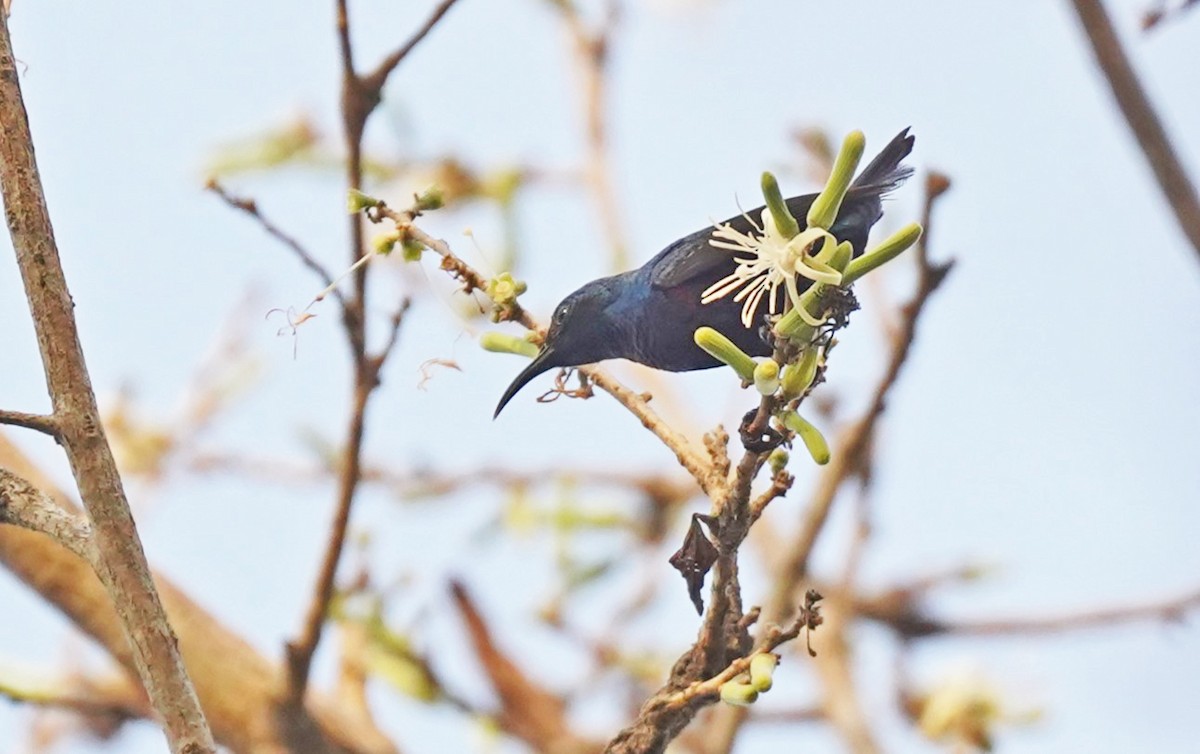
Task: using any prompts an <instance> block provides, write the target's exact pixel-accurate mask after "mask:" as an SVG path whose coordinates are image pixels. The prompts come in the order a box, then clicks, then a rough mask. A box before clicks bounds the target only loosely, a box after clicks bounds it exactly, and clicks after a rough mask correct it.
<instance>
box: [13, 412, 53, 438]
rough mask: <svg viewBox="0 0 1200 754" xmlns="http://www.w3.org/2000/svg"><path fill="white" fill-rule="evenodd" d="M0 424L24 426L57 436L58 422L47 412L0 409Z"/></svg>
mask: <svg viewBox="0 0 1200 754" xmlns="http://www.w3.org/2000/svg"><path fill="white" fill-rule="evenodd" d="M0 424H10V425H12V426H14V427H24V428H25V429H32V430H34V431H35V432H41V433H42V434H44V435H50V436H51V437H58V422H57V421H55V419H54V417H53V416H50V415H48V414H27V413H25V412H24V411H5V410H4V409H0Z"/></svg>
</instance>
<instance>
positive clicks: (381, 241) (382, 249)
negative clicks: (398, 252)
mask: <svg viewBox="0 0 1200 754" xmlns="http://www.w3.org/2000/svg"><path fill="white" fill-rule="evenodd" d="M399 240H400V234H399V233H397V232H396V231H394V230H393V231H391V232H390V233H380V234H379V235H377V236H375V237H374V238H372V239H371V248H372V249H374V250H375V253H376V254H382V255H384V256H386V255H388V254H391V253H392V249H393V248H394V247H395V246H396V242H397V241H399Z"/></svg>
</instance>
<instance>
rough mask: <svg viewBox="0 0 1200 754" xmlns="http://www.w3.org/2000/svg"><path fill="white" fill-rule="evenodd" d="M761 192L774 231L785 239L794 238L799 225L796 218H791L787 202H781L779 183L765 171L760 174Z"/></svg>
mask: <svg viewBox="0 0 1200 754" xmlns="http://www.w3.org/2000/svg"><path fill="white" fill-rule="evenodd" d="M762 192H763V198H764V199H766V200H767V209H769V210H770V211H771V220H772V221H774V223H775V230H777V231H779V235H781V236H783V237H784V238H785V239H792V238H795V237H796V235H797V234H799V233H800V223H798V222H796V218H794V217H792V213H791V211H790V210H788V207H787V202H785V201H784V200H783V194H782V193H780V191H779V182H778V181H776V180H775V176H773V175H771V173H769V172H767V171H765V170H764V171H763V174H762Z"/></svg>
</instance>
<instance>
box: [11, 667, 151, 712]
mask: <svg viewBox="0 0 1200 754" xmlns="http://www.w3.org/2000/svg"><path fill="white" fill-rule="evenodd" d="M0 696H3V697H7V698H8V699H11V700H12V701H14V702H17V703H19V704H32V705H36V706H39V707H50V708H54V709H62V710H68V711H70V712H75V713H78V714H80V715H83V716H84V717H91V718H107V719H108V720H109V722H110V724H111V723H112V722H116V723H121V722H124V721H125V720H140V719H143V718H150V717H152V716H153V714H154V711H153V710H151V709H150V706H149V705H148V704H147V702H146V697H145V694H143V693H142V690H141V688H139V687H138V686H137V684H136V683H134V682H132V681H131V680H130V679H129V677H128V676H126V675H125V674H124V673H120V674H118V673H113V674H111V675H109V676H82V675H79V674H78V673H67V674H55V673H51V672H46V673H45V674H44V675H40V676H39V677H38V678H37V680H36V681H34V682H27V683H20V682H18V681H15V680H13V679H12V678H11V677H10V674H7V673H5V674H4V677H3V678H0Z"/></svg>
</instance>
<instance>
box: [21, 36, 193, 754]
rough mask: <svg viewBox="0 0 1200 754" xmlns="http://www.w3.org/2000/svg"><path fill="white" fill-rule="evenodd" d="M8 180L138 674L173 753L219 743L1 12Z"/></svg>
mask: <svg viewBox="0 0 1200 754" xmlns="http://www.w3.org/2000/svg"><path fill="white" fill-rule="evenodd" d="M0 123H2V124H3V129H0V134H2V136H0V187H2V189H3V195H4V207H5V214H6V216H7V220H8V226H9V231H10V233H11V235H12V242H13V249H14V250H15V251H16V256H17V266H18V267H19V268H20V270H21V279H22V281H23V282H24V285H25V295H26V298H27V299H28V301H29V307H30V311H31V312H32V314H33V323H34V330H35V332H36V333H37V340H38V347H39V349H40V350H41V354H42V365H43V368H44V370H45V373H46V384H47V386H48V388H49V391H50V399H51V405H52V406H53V413H54V417H55V421H56V423H57V424H58V425H59V428H60V432H61V434H60V440H61V444H62V446H63V449H64V450H65V451H66V454H67V460H68V461H69V463H70V465H71V471H72V473H73V474H74V476H75V481H76V483H77V484H78V486H79V492H80V495H81V497H82V498H83V501H84V504H85V505H86V506H87V509H88V514H89V515H90V517H91V520H92V527H93V540H94V543H95V548H96V552H97V555H98V557H97V558H96V563H97V565H98V567H97V569H96V570H97V573H98V574H99V575H100V578H101V580H102V581H103V582H104V584H105V587H106V588H107V590H108V592H109V594H110V596H111V598H112V601H113V603H114V604H115V605H116V607H117V611H118V614H119V615H120V617H121V620H122V623H123V625H124V627H125V630H126V632H127V634H128V638H129V642H130V644H132V645H133V649H134V657H135V660H136V664H137V668H138V674H139V675H140V676H141V679H142V683H143V685H144V686H145V688H146V692H147V694H148V695H149V697H150V699H151V702H152V703H153V705H154V708H155V710H157V712H158V714H159V715H160V716H161V719H162V725H163V728H164V732H165V733H166V736H167V740H168V741H169V742H170V745H171V749H172V751H174V752H180V753H181V752H186V753H187V754H205V753H206V752H214V751H215V750H216V746H215V744H214V743H213V738H212V733H211V731H210V730H209V727H208V723H207V721H206V720H205V718H204V712H203V710H201V709H200V703H199V700H198V699H197V697H196V690H195V688H194V687H193V686H192V682H191V680H190V679H189V678H188V674H187V670H186V668H185V667H184V665H183V660H182V659H181V657H180V655H179V647H178V642H177V639H176V637H175V632H174V631H173V630H172V629H171V625H170V623H168V622H167V617H166V614H165V612H164V611H163V607H162V603H161V602H160V601H159V597H158V593H157V592H156V591H155V588H154V582H153V581H152V580H151V578H150V568H149V566H148V565H147V563H146V556H145V553H144V552H143V551H142V546H141V541H140V540H139V539H138V535H137V529H136V527H135V526H134V521H133V516H132V515H131V514H130V511H129V503H128V501H127V500H126V498H125V491H124V489H123V488H122V486H121V478H120V476H119V474H118V472H117V465H116V462H115V461H114V460H113V455H112V450H111V448H109V445H108V442H107V440H106V439H105V437H104V429H103V427H102V425H101V422H100V412H99V410H98V409H97V407H96V396H95V394H94V393H93V392H92V386H91V380H90V377H89V375H88V371H87V366H86V364H85V363H84V358H83V348H82V345H81V344H80V342H79V332H78V330H77V328H76V326H75V313H74V303H73V302H72V300H71V294H70V292H69V291H68V289H67V281H66V277H65V275H64V273H63V269H62V263H61V262H60V260H59V255H58V247H57V244H56V243H55V240H54V231H53V228H52V227H51V225H50V215H49V212H48V210H47V209H46V200H45V196H44V195H43V191H42V185H41V179H40V177H39V175H38V169H37V163H36V160H35V159H34V153H33V137H32V135H31V134H30V132H29V120H28V117H27V115H26V112H25V103H24V101H23V99H22V96H21V87H20V79H19V77H18V75H17V68H16V61H15V59H14V57H13V51H12V44H11V42H10V40H9V34H8V19H7V18H6V17H5V16H4V14H0Z"/></svg>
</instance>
